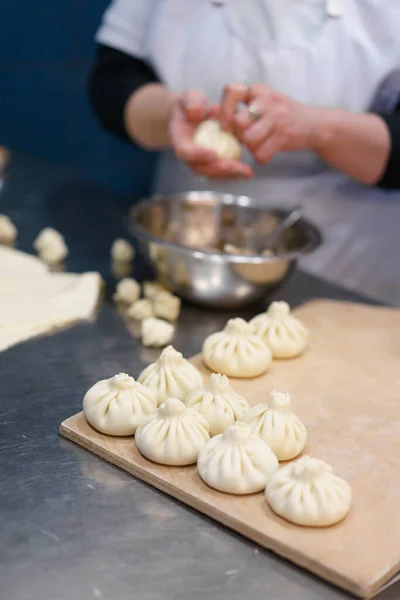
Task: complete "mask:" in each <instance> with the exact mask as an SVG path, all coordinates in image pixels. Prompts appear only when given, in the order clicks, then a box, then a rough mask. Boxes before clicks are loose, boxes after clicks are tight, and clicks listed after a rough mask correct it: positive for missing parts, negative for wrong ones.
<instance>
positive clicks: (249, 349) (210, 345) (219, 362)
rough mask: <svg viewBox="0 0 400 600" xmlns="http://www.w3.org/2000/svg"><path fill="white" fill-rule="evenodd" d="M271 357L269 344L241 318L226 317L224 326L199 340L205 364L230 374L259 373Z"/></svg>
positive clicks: (262, 371) (253, 375) (249, 375)
mask: <svg viewBox="0 0 400 600" xmlns="http://www.w3.org/2000/svg"><path fill="white" fill-rule="evenodd" d="M271 358H272V357H271V352H270V350H269V348H268V347H267V346H266V344H265V343H264V342H263V341H262V340H261V339H260V338H259V337H257V336H256V335H254V334H253V333H252V330H251V327H250V325H249V323H246V321H244V320H243V319H230V320H229V321H228V323H227V325H226V326H225V329H223V330H222V331H219V332H218V333H214V334H212V335H210V336H209V337H208V338H207V339H206V340H205V342H204V344H203V359H204V362H205V363H206V365H207V367H208V368H209V369H211V371H215V372H219V373H223V374H224V375H228V376H230V377H256V376H257V375H261V374H262V373H265V371H266V370H267V369H268V367H269V365H270V363H271Z"/></svg>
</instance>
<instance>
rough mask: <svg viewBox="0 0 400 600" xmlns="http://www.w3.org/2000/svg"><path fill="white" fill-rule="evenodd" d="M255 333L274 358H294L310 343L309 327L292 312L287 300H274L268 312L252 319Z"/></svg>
mask: <svg viewBox="0 0 400 600" xmlns="http://www.w3.org/2000/svg"><path fill="white" fill-rule="evenodd" d="M250 325H251V329H252V331H253V333H255V334H256V335H258V336H259V337H260V338H261V339H262V340H263V341H264V342H265V343H266V344H267V346H268V347H269V349H270V350H271V352H272V356H273V358H294V357H295V356H299V355H300V354H302V353H303V352H304V350H305V349H306V347H307V345H308V339H309V332H308V329H307V328H306V327H305V325H303V323H301V322H300V321H299V320H298V319H296V317H294V316H293V315H291V314H290V306H289V304H287V303H286V302H272V304H271V305H270V307H269V308H268V310H267V312H265V313H262V314H260V315H257V316H256V317H254V319H252V320H251V321H250Z"/></svg>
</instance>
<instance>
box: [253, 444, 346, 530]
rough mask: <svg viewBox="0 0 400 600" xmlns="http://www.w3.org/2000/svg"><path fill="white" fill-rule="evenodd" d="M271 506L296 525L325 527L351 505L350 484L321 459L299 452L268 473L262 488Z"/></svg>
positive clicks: (343, 515)
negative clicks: (264, 486) (264, 487)
mask: <svg viewBox="0 0 400 600" xmlns="http://www.w3.org/2000/svg"><path fill="white" fill-rule="evenodd" d="M265 496H266V498H267V502H268V504H269V506H270V507H271V509H272V510H273V511H274V512H275V513H276V514H277V515H279V516H280V517H283V518H284V519H286V520H287V521H290V522H291V523H295V524H296V525H308V526H310V527H326V526H328V525H334V524H335V523H338V522H339V521H341V520H342V519H343V518H344V517H345V516H346V515H347V513H348V512H349V509H350V505H351V488H350V485H349V484H348V483H347V481H345V480H344V479H342V478H341V477H338V476H337V475H334V474H333V472H332V467H331V466H330V465H328V464H327V463H326V462H324V461H322V460H318V459H316V458H311V457H310V456H302V457H301V458H299V459H298V460H296V461H294V462H292V463H290V464H288V465H286V466H285V467H282V468H281V469H280V470H279V471H278V473H276V474H275V475H274V476H273V477H271V479H270V481H269V482H268V484H267V487H266V490H265Z"/></svg>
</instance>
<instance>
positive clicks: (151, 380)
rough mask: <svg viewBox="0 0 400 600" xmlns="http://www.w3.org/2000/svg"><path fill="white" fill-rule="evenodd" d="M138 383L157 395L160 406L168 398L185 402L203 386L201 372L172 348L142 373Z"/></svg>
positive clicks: (166, 350) (167, 349) (164, 351)
mask: <svg viewBox="0 0 400 600" xmlns="http://www.w3.org/2000/svg"><path fill="white" fill-rule="evenodd" d="M138 381H140V383H142V384H143V385H145V386H146V387H148V388H150V389H151V390H152V391H153V392H154V393H155V395H156V398H157V402H158V405H159V406H160V404H162V402H164V401H165V400H166V399H167V398H178V400H182V401H183V400H184V399H185V398H186V396H187V395H188V394H190V392H192V391H193V390H195V389H197V388H199V387H202V386H203V378H202V376H201V374H200V372H199V371H198V370H197V369H196V367H194V366H193V365H192V364H190V362H189V361H188V360H186V359H185V358H183V356H182V354H181V353H180V352H177V351H176V350H175V348H173V347H172V346H168V347H167V348H165V349H164V350H163V351H162V352H161V354H160V356H159V358H158V359H157V360H156V362H155V363H153V364H151V365H149V366H148V367H146V368H145V369H144V370H143V371H142V372H141V374H140V376H139V379H138Z"/></svg>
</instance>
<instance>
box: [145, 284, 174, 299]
mask: <svg viewBox="0 0 400 600" xmlns="http://www.w3.org/2000/svg"><path fill="white" fill-rule="evenodd" d="M165 291H168V290H167V289H166V288H165V287H164V286H163V284H162V283H160V282H159V281H144V282H143V296H144V297H145V298H148V299H149V300H155V298H156V296H157V295H158V294H159V293H160V292H165Z"/></svg>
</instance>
